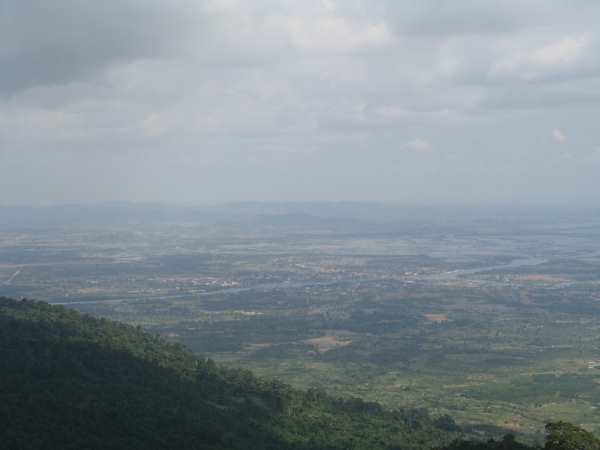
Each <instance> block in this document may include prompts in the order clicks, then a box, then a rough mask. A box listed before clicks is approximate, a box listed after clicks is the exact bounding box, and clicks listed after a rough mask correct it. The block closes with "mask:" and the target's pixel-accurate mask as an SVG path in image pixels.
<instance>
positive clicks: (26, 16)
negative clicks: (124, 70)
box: [0, 0, 204, 93]
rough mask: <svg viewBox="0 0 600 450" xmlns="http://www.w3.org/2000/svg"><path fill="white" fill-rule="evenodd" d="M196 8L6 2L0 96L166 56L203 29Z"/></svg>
mask: <svg viewBox="0 0 600 450" xmlns="http://www.w3.org/2000/svg"><path fill="white" fill-rule="evenodd" d="M198 5H200V3H198ZM198 9H199V8H198V6H195V5H194V4H193V3H191V2H184V1H180V0H170V1H168V2H165V1H159V0H149V1H141V0H124V1H119V2H116V1H79V0H53V1H48V2H46V1H41V2H40V1H36V0H4V1H3V2H2V3H1V4H0V66H1V67H2V70H1V71H0V92H5V93H12V92H18V91H20V90H23V89H26V88H30V87H33V86H38V85H45V84H61V83H67V82H72V81H77V80H80V79H81V78H84V77H87V76H89V75H90V74H93V73H94V72H95V71H97V70H100V69H103V68H105V67H107V66H110V65H112V64H115V63H118V62H128V61H132V60H136V59H143V58H153V57H157V56H166V55H168V54H169V53H170V52H173V51H176V50H177V48H178V47H179V46H180V45H181V42H180V41H181V40H182V39H183V38H184V37H185V32H186V31H189V28H190V27H191V26H194V27H202V26H204V24H203V23H202V21H201V20H199V19H201V18H202V17H201V16H200V15H199V14H198Z"/></svg>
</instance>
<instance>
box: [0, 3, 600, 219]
mask: <svg viewBox="0 0 600 450" xmlns="http://www.w3.org/2000/svg"><path fill="white" fill-rule="evenodd" d="M599 20H600V3H598V2H596V1H591V0H576V1H573V0H571V1H567V0H557V1H552V2H546V1H542V0H532V1H529V2H525V3H524V2H517V1H514V0H507V1H498V0H483V1H479V2H475V1H472V0H458V1H456V2H451V3H450V2H443V1H440V0H425V1H420V2H409V1H392V0H377V1H366V0H352V1H350V0H348V1H338V0H311V1H307V2H302V3H297V2H290V1H287V0H279V1H278V0H257V1H253V2H243V1H239V0H220V1H218V0H202V1H195V0H174V1H170V2H164V1H159V0H151V1H146V2H140V1H137V0H121V1H118V2H117V1H115V0H108V1H105V2H101V3H99V2H92V3H90V2H78V1H75V0H56V1H53V2H33V1H23V0H5V1H3V2H2V3H1V4H0V66H2V67H3V70H2V71H0V205H62V204H96V203H105V202H113V201H131V202H144V203H147V202H151V203H160V204H168V205H194V206H198V205H220V204H226V203H231V202H245V201H258V202H262V201H267V202H282V201H284V202H296V201H305V202H314V201H325V202H331V201H334V202H339V201H359V202H381V203H385V204H398V205H431V206H434V205H464V206H482V205H500V206H502V205H512V204H515V205H519V206H527V205H544V206H551V205H555V206H561V207H564V206H572V205H580V206H581V207H586V205H590V206H593V205H594V204H595V203H597V202H598V201H599V200H600V189H598V182H597V175H598V173H599V172H600V130H599V129H598V127H597V125H596V122H597V116H598V111H599V108H598V107H599V106H600V33H599V32H598V28H597V23H598V21H599Z"/></svg>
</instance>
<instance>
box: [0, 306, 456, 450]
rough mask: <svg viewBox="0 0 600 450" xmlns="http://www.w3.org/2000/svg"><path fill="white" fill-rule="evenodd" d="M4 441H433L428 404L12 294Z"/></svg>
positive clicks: (41, 444) (326, 444) (393, 444)
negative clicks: (278, 375) (222, 362)
mask: <svg viewBox="0 0 600 450" xmlns="http://www.w3.org/2000/svg"><path fill="white" fill-rule="evenodd" d="M0 373H1V375H2V376H1V377H0V400H1V401H0V423H1V424H2V425H3V426H2V427H0V442H2V443H3V448H9V449H15V450H18V449H78V450H79V449H101V448H102V449H106V448H110V449H127V450H134V449H215V450H220V449H223V450H225V449H253V450H259V449H278V450H286V449H298V450H308V449H331V450H333V449H369V450H376V449H415V450H418V449H430V448H434V447H439V446H441V445H443V444H445V443H448V442H449V441H450V440H452V439H453V438H455V437H456V436H457V433H456V432H455V431H452V428H453V423H452V421H451V420H448V419H447V418H446V419H445V420H437V421H435V420H433V419H431V418H430V417H429V416H428V415H427V414H426V413H424V412H422V411H414V410H403V411H395V412H389V411H383V410H382V409H381V408H380V407H379V406H378V405H376V404H372V403H365V402H363V401H360V400H339V399H334V398H331V397H329V396H327V395H326V394H324V393H322V392H320V391H308V392H300V391H297V390H294V389H292V388H290V387H289V386H287V385H285V384H282V383H279V382H275V381H265V380H260V379H257V378H255V377H254V376H253V375H252V374H251V373H250V372H247V371H243V370H229V369H224V368H221V367H218V366H217V365H216V364H214V363H213V362H212V361H209V360H204V359H198V358H197V357H196V356H194V355H193V354H192V353H191V352H189V351H188V350H186V349H185V348H183V347H181V346H178V345H174V344H170V343H167V342H165V341H163V340H161V339H160V338H157V337H154V336H151V335H149V334H147V333H144V332H143V331H142V330H141V329H139V328H134V327H131V326H128V325H123V324H118V323H113V322H110V321H107V320H103V319H96V318H92V317H89V316H84V315H81V314H79V313H77V312H75V311H72V310H67V309H65V308H62V307H55V306H49V305H47V304H45V303H41V302H34V301H27V300H23V301H15V300H10V299H6V298H0Z"/></svg>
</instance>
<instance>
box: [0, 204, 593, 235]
mask: <svg viewBox="0 0 600 450" xmlns="http://www.w3.org/2000/svg"><path fill="white" fill-rule="evenodd" d="M572 221H578V222H587V221H593V222H596V223H597V222H598V221H600V209H598V208H583V207H572V208H571V207H562V208H549V207H478V208H471V207H462V206H448V205H442V206H435V205H430V206H403V205H394V204H385V203H374V202H373V203H369V202H323V203H319V202H271V203H269V202H241V203H229V204H224V205H218V206H204V207H183V206H172V205H159V204H150V203H126V202H118V203H101V204H90V205H59V206H49V207H32V206H0V230H28V229H38V228H64V227H85V228H89V227H94V228H98V227H103V226H127V225H137V224H146V225H156V224H172V223H178V224H197V225H219V224H221V225H222V224H235V225H243V226H278V227H281V226H296V227H302V226H309V227H340V226H341V227H347V228H348V229H349V230H354V229H357V228H360V229H361V230H363V229H364V227H366V226H375V227H377V228H378V229H384V230H385V229H387V228H390V227H398V226H400V227H410V228H415V227H423V226H428V227H433V228H435V227H458V228H460V227H465V226H474V225H477V226H490V225H494V226H495V225H504V226H507V225H508V226H512V225H515V224H539V223H547V222H552V223H564V222H572Z"/></svg>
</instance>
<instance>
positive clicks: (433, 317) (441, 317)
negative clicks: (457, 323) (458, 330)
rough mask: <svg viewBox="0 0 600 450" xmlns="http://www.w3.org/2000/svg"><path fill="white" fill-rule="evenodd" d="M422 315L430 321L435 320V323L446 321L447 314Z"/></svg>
mask: <svg viewBox="0 0 600 450" xmlns="http://www.w3.org/2000/svg"><path fill="white" fill-rule="evenodd" d="M424 316H425V318H426V319H427V320H429V321H430V322H435V323H444V322H448V315H446V314H424Z"/></svg>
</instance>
